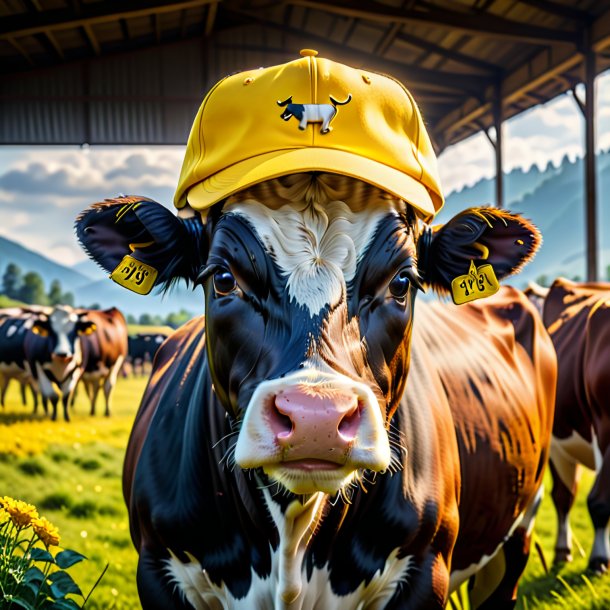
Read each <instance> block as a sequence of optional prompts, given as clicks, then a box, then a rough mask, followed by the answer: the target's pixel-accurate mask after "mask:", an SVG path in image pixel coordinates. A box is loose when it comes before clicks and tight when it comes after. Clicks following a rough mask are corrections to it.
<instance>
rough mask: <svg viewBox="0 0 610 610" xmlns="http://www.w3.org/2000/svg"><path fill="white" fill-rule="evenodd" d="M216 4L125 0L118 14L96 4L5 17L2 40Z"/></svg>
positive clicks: (0, 32) (197, 0)
mask: <svg viewBox="0 0 610 610" xmlns="http://www.w3.org/2000/svg"><path fill="white" fill-rule="evenodd" d="M212 2H214V0H187V1H185V2H175V3H171V2H165V1H163V0H147V1H144V0H126V1H124V2H121V3H118V4H117V5H116V6H118V7H120V8H119V10H117V8H115V9H114V10H113V9H111V8H110V7H111V6H115V4H114V3H107V2H95V3H91V4H86V5H82V6H81V10H80V13H79V14H78V15H75V13H74V12H73V11H72V10H69V9H59V10H53V11H44V12H41V13H35V14H27V15H16V16H14V17H4V18H3V19H2V21H1V22H0V23H1V25H0V40H8V39H9V38H22V37H24V36H33V35H35V34H39V33H41V32H47V31H58V30H69V29H72V28H79V27H89V28H90V27H92V26H94V25H96V24H98V23H109V22H112V21H117V20H119V19H131V18H134V17H145V16H147V15H153V14H156V15H160V14H162V13H169V12H173V11H179V10H182V9H189V8H194V7H198V6H203V5H206V4H210V3H212Z"/></svg>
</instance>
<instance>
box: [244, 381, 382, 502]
mask: <svg viewBox="0 0 610 610" xmlns="http://www.w3.org/2000/svg"><path fill="white" fill-rule="evenodd" d="M235 461H236V463H237V464H238V465H239V466H241V467H242V468H258V467H262V468H263V469H264V470H265V472H266V473H267V474H268V475H269V476H270V477H271V478H273V479H275V480H277V481H279V482H281V483H282V484H283V485H284V486H285V487H287V488H288V489H289V490H290V491H293V492H294V493H313V492H316V491H324V492H326V493H333V492H336V491H338V490H339V489H340V488H341V487H343V486H344V485H345V484H347V483H348V482H349V481H351V480H352V479H353V477H354V476H355V473H356V472H357V471H358V470H360V469H369V470H374V471H381V470H385V469H386V468H387V467H388V465H389V463H390V448H389V441H388V436H387V432H386V430H385V427H384V422H383V417H382V414H381V409H380V407H379V403H378V401H377V399H376V398H375V396H374V394H373V392H372V391H371V390H370V388H369V387H368V386H366V385H364V384H361V383H359V382H355V381H353V380H352V379H349V378H347V377H344V376H342V375H339V374H335V373H330V374H329V373H321V372H319V371H312V370H304V371H299V372H296V373H293V374H292V375H289V376H287V377H284V378H282V379H275V380H271V381H265V382H263V383H261V384H260V385H259V386H258V388H257V389H256V391H255V392H254V394H253V396H252V399H251V400H250V403H249V405H248V407H247V409H246V414H245V417H244V421H243V424H242V427H241V430H240V433H239V437H238V440H237V445H236V449H235Z"/></svg>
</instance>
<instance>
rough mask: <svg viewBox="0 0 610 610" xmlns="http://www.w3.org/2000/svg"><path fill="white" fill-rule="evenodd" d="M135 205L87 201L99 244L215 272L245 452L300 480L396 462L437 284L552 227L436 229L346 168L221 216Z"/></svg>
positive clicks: (490, 216) (287, 183) (334, 482)
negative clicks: (393, 424)
mask: <svg viewBox="0 0 610 610" xmlns="http://www.w3.org/2000/svg"><path fill="white" fill-rule="evenodd" d="M122 205H123V203H122V202H121V201H109V202H105V203H101V204H95V205H94V206H92V207H91V208H89V209H88V210H86V211H85V212H84V213H83V214H82V215H81V217H80V218H79V220H78V221H77V233H78V235H79V238H80V239H81V241H82V243H83V244H84V246H85V248H86V249H87V250H88V251H89V252H90V253H91V254H93V256H94V258H95V259H96V260H97V261H98V262H99V263H100V264H101V265H102V266H104V267H105V268H106V269H108V270H109V271H112V269H113V268H114V266H115V265H117V264H118V263H119V261H120V260H121V258H122V257H123V256H124V255H125V254H126V253H129V251H130V248H129V245H130V244H131V250H133V256H134V257H135V258H137V259H138V260H139V261H141V262H144V263H147V264H151V265H156V267H157V268H158V269H159V277H158V283H160V284H161V286H167V285H168V283H169V282H171V281H172V280H173V279H174V278H175V277H180V276H181V277H185V278H187V279H190V280H192V281H194V282H196V283H201V284H202V285H203V286H204V288H205V298H206V303H205V313H206V334H207V350H208V357H209V364H210V371H211V375H212V380H213V383H214V388H215V391H216V394H217V395H218V397H219V399H220V401H221V403H222V404H223V406H224V408H225V409H226V410H227V411H228V412H229V413H230V414H231V415H232V416H233V417H234V418H235V419H236V420H237V421H238V422H239V423H240V428H239V435H238V437H237V442H236V446H235V461H236V463H237V464H238V465H239V466H241V467H242V468H258V469H262V470H264V472H265V473H266V474H267V475H268V477H270V478H271V480H273V481H276V482H279V483H281V484H282V485H283V486H284V487H285V488H287V489H288V490H290V491H292V492H294V493H297V494H308V493H312V492H315V491H323V492H327V493H334V492H336V491H338V490H340V489H342V488H343V487H345V486H346V485H347V484H349V483H350V482H352V481H354V480H355V479H356V478H357V477H358V476H359V473H361V472H363V471H364V470H372V471H384V470H385V469H387V468H389V466H390V464H391V462H392V459H393V455H395V454H397V453H398V451H399V448H398V447H394V446H393V445H392V442H391V441H390V436H391V434H390V432H389V428H390V421H391V418H392V415H393V413H394V411H395V410H396V408H397V405H398V403H399V401H400V399H401V396H402V394H403V390H404V388H405V383H406V379H407V372H408V367H409V357H410V356H409V352H410V337H411V329H412V323H413V309H414V301H415V296H416V294H417V291H418V290H419V289H420V288H422V286H423V284H426V285H429V286H431V287H432V288H434V289H435V290H437V291H440V292H447V291H448V290H449V287H450V285H451V281H452V280H453V279H454V278H455V277H457V276H459V275H463V274H467V273H468V270H469V266H470V263H471V261H474V262H475V264H480V263H481V262H482V261H485V262H486V263H490V264H491V265H492V266H493V267H494V269H495V272H496V275H497V277H498V278H502V277H505V276H507V275H509V274H510V273H513V272H515V271H516V270H517V269H518V268H519V267H520V266H521V265H522V264H523V263H524V262H525V261H526V260H527V259H528V258H529V257H530V256H531V255H532V253H533V252H534V251H535V249H536V248H537V246H538V242H539V236H538V232H537V230H536V229H535V228H534V227H533V226H532V225H531V224H529V223H528V222H527V221H525V220H523V219H522V218H520V217H519V216H514V215H511V214H509V213H507V212H505V211H501V210H496V209H491V208H477V209H471V210H468V211H465V212H462V213H461V214H459V215H458V216H456V217H455V218H454V219H452V220H451V221H450V222H449V223H447V224H446V225H444V226H442V227H438V228H435V229H434V230H430V229H427V228H426V229H425V230H424V231H422V230H421V228H420V226H419V225H418V221H417V220H416V216H415V214H414V213H413V211H412V209H411V208H410V207H409V206H408V205H407V204H405V203H404V202H403V201H400V200H397V199H396V198H394V197H392V196H389V195H388V194H387V193H384V192H382V191H381V190H379V189H377V188H376V187H373V186H371V185H369V184H366V183H364V182H361V181H358V180H354V179H351V178H346V177H342V176H333V175H330V174H322V175H320V174H317V175H313V174H295V175H291V176H286V177H284V178H281V179H277V180H272V181H268V182H265V183H263V184H260V185H257V186H255V187H252V188H250V189H249V190H247V191H242V192H241V193H239V194H237V195H234V196H232V197H230V198H229V199H227V200H226V201H225V202H223V204H222V205H219V206H217V207H216V208H213V209H212V211H211V212H210V214H209V215H208V217H207V221H206V224H205V225H204V224H203V223H202V222H201V221H200V220H199V218H198V217H195V218H190V219H181V218H177V217H175V216H173V215H172V214H171V213H170V212H169V211H168V210H166V209H165V208H163V207H162V206H160V205H158V204H155V203H153V202H151V201H143V202H142V203H141V204H140V205H139V206H137V207H136V208H135V209H131V210H130V211H129V212H127V213H125V214H124V215H123V216H122V217H121V218H120V220H118V221H117V211H118V210H120V209H121V206H122ZM138 243H143V244H146V245H145V246H142V247H134V244H138ZM168 269H169V270H170V271H169V272H168Z"/></svg>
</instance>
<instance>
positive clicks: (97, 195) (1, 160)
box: [0, 72, 610, 266]
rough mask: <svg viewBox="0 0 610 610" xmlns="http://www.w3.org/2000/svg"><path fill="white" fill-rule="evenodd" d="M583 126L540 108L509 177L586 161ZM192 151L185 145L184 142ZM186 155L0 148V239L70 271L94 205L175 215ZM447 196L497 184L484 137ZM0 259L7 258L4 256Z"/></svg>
mask: <svg viewBox="0 0 610 610" xmlns="http://www.w3.org/2000/svg"><path fill="white" fill-rule="evenodd" d="M583 127H584V123H583V119H582V115H581V112H580V110H579V109H578V107H577V105H576V102H575V101H574V99H572V96H571V94H565V95H561V96H559V97H558V98H555V99H554V100H552V101H551V102H549V103H547V104H545V105H543V106H537V107H535V108H533V109H531V110H529V111H527V112H525V113H523V114H521V115H519V116H517V117H514V118H513V119H511V120H509V121H506V122H505V123H504V126H503V140H504V171H505V172H509V171H511V170H512V169H514V168H517V167H521V168H523V169H525V170H527V169H529V168H530V167H531V166H532V165H533V164H537V165H538V166H539V167H540V168H541V169H543V168H544V167H546V165H547V163H548V162H549V161H551V162H552V163H553V164H554V165H558V164H559V162H560V161H561V159H562V158H563V157H564V155H568V157H570V158H571V159H574V158H575V157H577V156H582V155H583V149H584V146H583V142H584V131H583ZM185 144H186V142H185ZM609 148H610V72H606V73H605V74H603V75H601V76H600V77H598V79H597V149H598V150H600V149H603V150H607V149H609ZM183 154H184V148H183V147H178V146H175V147H165V146H163V147H159V146H157V147H153V146H151V147H107V146H105V147H103V146H98V147H94V146H89V147H84V148H81V147H76V146H74V147H40V146H39V147H0V218H1V220H0V235H3V236H5V237H7V238H9V239H11V240H13V241H17V242H18V243H21V244H22V245H24V246H26V247H28V248H30V249H33V250H35V251H37V252H40V253H42V254H44V255H45V256H47V257H48V258H51V259H52V260H56V261H58V262H60V263H62V264H64V265H68V266H69V265H73V264H76V263H78V262H79V261H82V260H84V259H85V258H86V256H85V254H84V253H83V251H82V250H81V249H80V247H79V246H78V244H77V242H76V240H75V238H74V236H73V231H72V226H73V223H74V218H75V217H76V215H77V214H78V213H79V212H80V211H81V210H83V209H84V208H85V207H87V206H88V205H89V204H90V203H93V202H95V201H100V200H102V199H104V198H106V197H112V196H115V195H117V194H119V193H125V194H131V195H145V196H148V197H150V198H152V199H155V200H156V201H159V202H160V203H163V204H165V205H167V206H170V207H171V202H172V198H173V192H174V188H175V186H176V184H177V181H178V175H179V172H180V166H181V164H182V157H183ZM439 171H440V174H441V181H442V184H443V188H444V191H445V194H446V195H448V194H449V193H451V192H452V191H454V190H460V189H462V188H463V187H464V186H468V185H472V184H474V183H476V182H477V181H478V180H480V179H481V178H485V177H493V175H494V172H495V168H494V153H493V150H492V147H491V145H490V143H489V141H488V140H487V138H486V137H485V135H484V134H482V133H479V134H477V135H475V136H473V137H471V138H469V139H468V140H465V141H463V142H461V143H459V144H457V145H455V146H452V147H450V148H448V149H447V150H445V151H444V152H443V153H442V154H441V155H440V157H439ZM0 255H1V252H0Z"/></svg>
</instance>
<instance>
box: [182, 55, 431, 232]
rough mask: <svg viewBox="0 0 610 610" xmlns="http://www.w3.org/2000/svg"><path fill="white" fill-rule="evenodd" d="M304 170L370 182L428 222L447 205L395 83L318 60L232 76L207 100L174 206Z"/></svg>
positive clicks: (409, 102)
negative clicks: (398, 199) (408, 205)
mask: <svg viewBox="0 0 610 610" xmlns="http://www.w3.org/2000/svg"><path fill="white" fill-rule="evenodd" d="M309 171H324V172H329V173H335V174H343V175H346V176H351V177H353V178H357V179H359V180H363V181H365V182H369V183H371V184H373V185H375V186H378V187H379V188H381V189H383V190H385V191H387V192H389V193H391V194H393V195H395V196H396V197H399V198H400V199H404V200H405V201H406V202H408V203H410V204H411V205H412V206H413V207H414V208H415V209H416V210H417V211H418V212H419V215H420V216H421V217H422V218H424V219H426V220H429V219H430V218H431V217H432V216H434V214H436V213H437V212H438V211H439V210H440V208H441V207H442V205H443V195H442V190H441V186H440V180H439V177H438V170H437V166H436V156H435V155H434V150H433V149H432V145H431V143H430V138H429V137H428V134H427V132H426V128H425V126H424V122H423V120H422V118H421V115H420V113H419V109H418V108H417V105H416V103H415V101H414V100H413V97H412V96H411V94H410V93H409V92H408V91H407V90H406V89H405V88H404V87H403V85H402V84H400V83H399V82H398V81H396V80H394V79H393V78H390V77H387V76H383V75H381V74H377V73H374V72H367V71H365V70H358V69H355V68H351V67H349V66H345V65H343V64H340V63H337V62H334V61H331V60H329V59H324V58H320V57H317V51H314V50H312V49H303V50H302V51H301V58H300V59H297V60H295V61H291V62H289V63H286V64H282V65H279V66H272V67H270V68H261V69H259V70H251V71H248V72H241V73H239V74H234V75H232V76H229V77H227V78H225V79H224V80H221V81H220V82H219V83H218V84H216V85H215V86H214V87H213V88H212V89H211V90H210V92H209V93H208V95H207V96H206V98H205V99H204V100H203V103H202V105H201V107H200V108H199V112H198V113H197V116H196V117H195V121H194V123H193V127H192V129H191V134H190V136H189V140H188V144H187V149H186V155H185V157H184V162H183V164H182V171H181V173H180V180H179V182H178V188H177V190H176V194H175V197H174V203H175V205H176V206H177V207H178V208H182V207H184V206H185V205H186V204H187V202H188V204H189V205H190V206H191V207H192V208H194V209H196V210H204V209H206V208H208V207H210V206H212V205H213V204H215V203H217V202H218V201H221V200H222V199H224V198H226V197H228V196H229V195H232V194H233V193H236V192H237V191H239V190H241V189H244V188H247V187H249V186H251V185H253V184H256V183H259V182H263V181H264V180H270V179H273V178H278V177H279V176H284V175H287V174H294V173H300V172H309Z"/></svg>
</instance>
